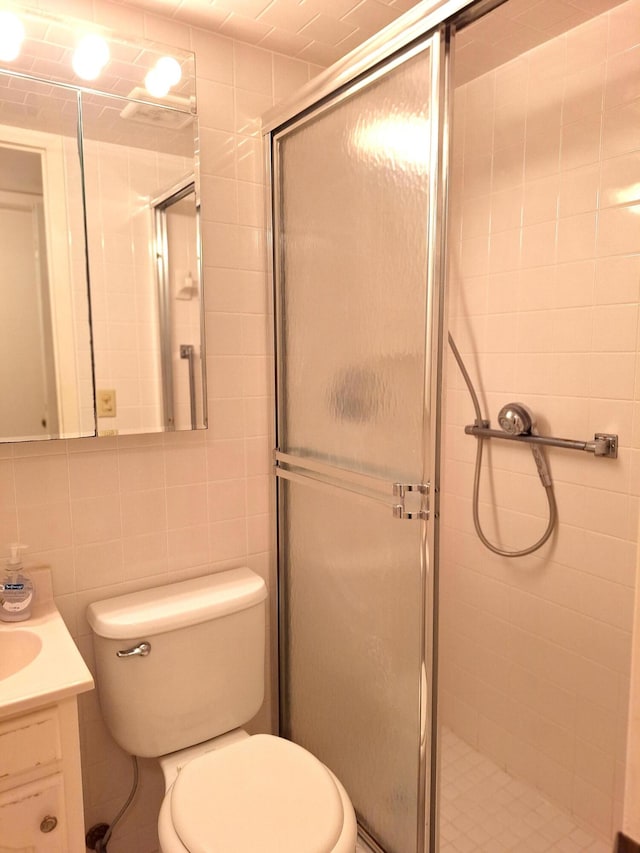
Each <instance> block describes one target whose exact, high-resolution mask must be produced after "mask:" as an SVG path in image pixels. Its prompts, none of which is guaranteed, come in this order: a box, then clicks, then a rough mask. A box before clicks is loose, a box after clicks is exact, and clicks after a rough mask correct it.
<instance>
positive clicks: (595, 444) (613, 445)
mask: <svg viewBox="0 0 640 853" xmlns="http://www.w3.org/2000/svg"><path fill="white" fill-rule="evenodd" d="M464 431H465V433H466V434H467V435H475V436H476V438H501V439H504V440H505V441H521V442H524V443H525V444H542V445H544V446H545V447H562V448H564V449H565V450H584V451H585V452H586V453H593V455H594V456H600V457H603V458H606V459H617V458H618V436H617V435H616V434H615V433H608V432H597V433H596V434H595V435H594V437H593V441H575V440H574V439H572V438H555V437H554V436H551V435H531V434H524V435H511V434H510V433H508V432H504V430H501V429H491V428H489V427H485V426H478V425H477V424H468V425H467V426H466V427H465V428H464Z"/></svg>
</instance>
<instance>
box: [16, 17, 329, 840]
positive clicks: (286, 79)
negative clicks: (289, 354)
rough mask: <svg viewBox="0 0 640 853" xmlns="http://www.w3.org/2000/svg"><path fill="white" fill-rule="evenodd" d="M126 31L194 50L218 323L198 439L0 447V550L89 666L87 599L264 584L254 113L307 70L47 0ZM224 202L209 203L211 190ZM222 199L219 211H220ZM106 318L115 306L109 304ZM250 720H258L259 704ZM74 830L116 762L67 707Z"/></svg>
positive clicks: (147, 773)
mask: <svg viewBox="0 0 640 853" xmlns="http://www.w3.org/2000/svg"><path fill="white" fill-rule="evenodd" d="M47 8H48V9H49V10H50V11H51V12H54V13H57V14H70V15H75V16H83V15H84V16H86V15H87V14H88V13H89V12H91V11H92V12H93V18H94V20H96V21H97V22H98V23H102V24H105V25H106V26H110V27H112V28H114V29H116V30H118V29H120V30H122V31H123V32H124V33H125V34H126V35H128V36H129V37H132V38H135V37H140V38H158V39H159V40H161V41H164V42H167V43H169V44H174V45H177V46H181V47H191V49H193V50H194V51H195V52H196V62H197V74H198V79H197V86H198V97H199V112H200V129H201V150H202V158H201V167H202V176H203V182H202V217H203V231H204V266H205V291H206V292H205V303H206V311H207V314H206V327H207V333H208V335H209V337H210V340H213V338H214V335H213V334H212V330H216V329H221V328H224V329H227V330H228V329H234V330H235V332H236V333H234V334H227V335H226V336H224V345H221V346H220V348H216V346H213V347H212V348H211V350H210V352H209V357H208V365H207V367H208V394H209V414H210V424H211V426H210V429H209V430H208V431H206V432H198V433H182V434H168V435H140V436H130V437H118V438H100V439H86V440H73V441H68V442H67V441H52V442H36V443H30V444H16V445H2V446H0V473H1V476H0V541H4V542H12V541H16V540H19V541H24V542H26V543H28V544H29V545H30V555H31V558H32V559H35V560H38V561H46V562H48V563H50V564H51V566H52V568H53V582H54V590H55V595H56V601H57V604H58V606H59V607H60V609H61V611H62V612H63V614H64V617H65V619H66V621H67V624H68V625H69V627H70V629H71V631H72V633H73V635H74V636H75V637H76V639H77V641H78V644H79V646H80V648H81V650H82V651H83V653H84V654H85V656H86V658H87V660H88V661H89V662H90V663H91V661H92V651H91V640H90V635H89V629H88V626H87V624H86V621H85V619H84V611H85V608H86V606H87V604H88V603H89V602H91V601H94V600H97V599H100V598H105V597H110V596H114V595H118V594H120V593H123V592H125V591H128V590H131V589H137V588H141V587H143V586H150V585H155V584H161V583H166V582H168V581H170V580H177V579H180V578H183V577H187V576H190V575H194V574H202V573H205V572H207V571H211V570H212V569H213V570H220V569H224V568H226V567H231V566H238V565H248V566H250V567H251V568H252V569H254V570H255V571H257V572H259V573H260V574H261V575H262V576H264V577H265V578H266V579H267V581H268V582H271V580H272V572H273V567H272V566H271V565H270V558H269V552H270V548H271V522H270V516H269V515H268V512H269V504H268V496H269V477H268V473H267V472H268V470H269V449H270V447H271V444H272V440H271V438H270V437H269V431H270V426H271V414H270V412H271V401H270V398H269V394H270V391H271V381H270V375H271V373H270V372H271V353H270V350H269V346H268V343H267V342H268V341H269V339H270V336H269V329H270V324H271V320H270V317H269V313H270V310H271V309H270V304H269V302H268V296H267V286H266V276H265V253H264V230H263V229H264V225H263V218H262V209H263V199H264V187H263V178H262V150H261V141H260V138H259V136H258V135H257V133H258V117H259V114H260V113H261V112H262V111H263V110H264V109H265V108H266V107H268V106H271V105H272V103H274V101H275V99H276V97H277V98H282V97H285V96H286V95H287V94H289V92H291V91H292V90H293V89H295V88H296V87H298V86H299V85H300V83H301V82H306V81H307V80H308V79H309V78H310V76H312V74H313V73H315V71H316V70H317V69H315V68H314V67H313V66H311V65H309V64H308V63H307V62H304V61H301V60H293V59H289V58H285V57H281V56H278V55H276V54H273V53H271V52H270V51H268V50H263V49H256V48H252V47H247V46H246V45H244V44H239V43H237V42H234V41H233V40H231V39H229V38H224V37H222V36H219V35H213V34H210V33H207V32H205V31H203V30H198V29H195V28H190V27H188V26H184V25H181V24H179V23H177V22H175V21H171V22H169V21H165V20H164V19H162V18H160V17H158V16H154V15H150V14H147V13H145V12H143V11H140V10H134V9H129V8H126V7H122V6H119V5H112V4H110V3H107V2H101V1H100V2H95V3H92V4H86V3H84V2H73V0H69V2H63V0H60V2H57V0H56V2H52V3H47ZM221 192H222V193H223V194H224V200H225V203H223V202H222V200H221V198H220V195H221ZM227 200H228V201H230V203H229V204H227V203H226V201H227ZM112 307H113V308H114V310H117V306H115V305H114V306H112ZM267 687H268V690H267V700H266V702H265V706H264V708H263V710H262V712H261V714H260V715H259V717H258V719H257V721H256V723H255V724H254V725H255V726H257V727H259V728H263V729H268V728H269V726H270V724H271V695H270V690H269V684H268V685H267ZM81 739H82V749H83V756H82V757H83V770H84V785H85V807H86V822H87V826H89V825H91V824H92V823H95V822H98V821H109V820H111V819H112V818H113V817H114V816H115V814H116V812H117V811H118V810H119V808H120V806H121V804H122V802H123V801H124V799H125V798H126V795H127V793H128V790H129V786H130V782H131V768H130V764H129V761H128V759H127V758H126V756H125V755H124V754H123V753H122V752H121V751H120V750H119V749H118V748H117V747H116V746H115V745H114V744H113V742H112V741H111V739H110V737H109V736H108V734H107V733H106V731H105V728H104V725H103V723H102V720H101V717H100V712H99V706H98V703H97V698H96V695H95V693H92V694H90V695H88V696H86V697H83V701H82V702H81ZM161 795H162V781H161V776H160V774H159V773H158V771H157V768H155V766H154V765H153V763H152V762H143V766H142V785H141V792H140V794H139V795H138V797H137V798H136V803H135V805H134V807H133V809H132V810H131V813H130V814H129V815H128V816H127V818H126V819H125V820H123V822H122V824H121V825H120V826H119V827H118V829H117V831H116V833H115V835H114V837H113V840H112V842H111V843H110V844H109V849H110V850H112V849H113V853H150V851H153V850H155V849H156V845H157V837H156V823H157V811H158V808H159V803H160V798H161Z"/></svg>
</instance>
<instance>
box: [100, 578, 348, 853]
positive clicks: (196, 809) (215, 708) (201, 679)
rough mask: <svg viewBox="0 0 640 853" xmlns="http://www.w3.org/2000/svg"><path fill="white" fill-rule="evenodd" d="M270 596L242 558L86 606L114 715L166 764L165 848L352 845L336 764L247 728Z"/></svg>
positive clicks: (180, 852) (220, 851)
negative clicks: (227, 566) (235, 565)
mask: <svg viewBox="0 0 640 853" xmlns="http://www.w3.org/2000/svg"><path fill="white" fill-rule="evenodd" d="M266 597H267V592H266V587H265V584H264V581H263V580H262V579H261V578H260V577H258V575H256V574H254V573H253V572H251V571H250V570H249V569H246V568H242V569H232V570H229V571H225V572H219V573H217V574H212V575H207V576H205V577H202V578H194V579H192V580H188V581H182V582H180V583H176V584H170V585H167V586H163V587H158V588H155V589H150V590H143V591H142V592H136V593H131V594H129V595H124V596H119V597H117V598H113V599H108V600H105V601H100V602H94V603H93V604H91V605H89V608H88V610H87V618H88V621H89V624H90V626H91V628H92V630H93V640H94V651H95V657H96V676H97V677H96V681H97V686H98V695H99V699H100V705H101V708H102V712H103V716H104V719H105V723H106V725H107V727H108V729H109V731H110V732H111V734H112V736H113V738H114V740H115V741H116V742H117V743H118V744H119V745H120V746H121V747H122V748H123V749H125V750H126V751H127V752H130V753H131V754H133V755H138V756H143V757H155V758H157V759H158V760H159V762H160V766H161V768H162V771H163V774H164V778H165V797H164V800H163V802H162V806H161V808H160V813H159V817H158V835H159V838H160V845H161V849H162V853H213V851H215V853H354V851H355V847H356V837H357V826H356V818H355V812H354V809H353V806H352V804H351V802H350V800H349V797H348V795H347V792H346V791H345V789H344V788H343V786H342V784H341V783H340V782H339V780H338V779H337V778H336V777H335V776H334V775H333V773H332V772H331V771H330V770H329V769H328V768H327V767H325V766H324V764H322V763H321V762H320V761H319V760H318V759H317V758H315V757H314V756H313V755H311V754H310V753H309V752H307V751H306V750H305V749H303V748H302V747H301V746H298V745H297V744H294V743H292V742H291V741H288V740H285V739H283V738H279V737H275V736H273V735H266V734H260V735H251V736H250V735H248V734H247V732H246V731H244V729H243V728H242V726H243V725H244V724H245V723H247V722H248V721H249V720H250V719H252V717H253V716H255V714H256V713H257V712H258V710H259V708H260V706H261V704H262V701H263V697H264V655H265V602H266Z"/></svg>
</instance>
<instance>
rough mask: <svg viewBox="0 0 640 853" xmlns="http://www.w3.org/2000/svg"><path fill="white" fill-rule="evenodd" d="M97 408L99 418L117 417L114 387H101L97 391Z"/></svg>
mask: <svg viewBox="0 0 640 853" xmlns="http://www.w3.org/2000/svg"><path fill="white" fill-rule="evenodd" d="M96 396H97V399H96V408H97V410H98V417H99V418H115V416H116V392H115V389H114V388H100V389H99V390H98V392H97V395H96Z"/></svg>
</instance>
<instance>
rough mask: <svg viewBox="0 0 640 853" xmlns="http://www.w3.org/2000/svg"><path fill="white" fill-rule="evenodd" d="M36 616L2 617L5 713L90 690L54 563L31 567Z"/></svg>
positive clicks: (1, 701) (0, 707) (1, 708)
mask: <svg viewBox="0 0 640 853" xmlns="http://www.w3.org/2000/svg"><path fill="white" fill-rule="evenodd" d="M29 574H30V575H31V577H32V580H33V582H34V584H35V587H36V598H35V605H34V607H33V611H32V616H31V617H30V618H29V619H25V621H24V622H0V719H1V718H3V717H9V716H11V715H12V714H16V713H18V712H22V711H26V710H29V709H33V708H37V707H40V706H41V705H43V704H44V703H49V702H51V703H52V702H57V701H59V700H60V699H63V698H65V697H67V696H75V695H76V694H78V693H84V692H85V691H86V690H91V688H92V687H93V678H92V677H91V673H90V672H89V670H88V669H87V665H86V664H85V662H84V660H83V658H82V655H81V654H80V652H79V651H78V647H77V646H76V644H75V643H74V641H73V638H72V637H71V634H70V633H69V631H68V630H67V626H66V625H65V624H64V620H63V618H62V616H61V615H60V612H59V611H58V608H57V607H56V606H55V604H54V601H53V595H52V592H51V574H50V571H49V569H34V570H30V571H29Z"/></svg>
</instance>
